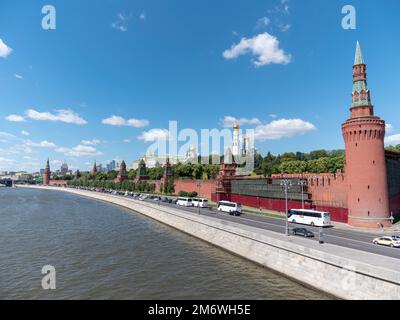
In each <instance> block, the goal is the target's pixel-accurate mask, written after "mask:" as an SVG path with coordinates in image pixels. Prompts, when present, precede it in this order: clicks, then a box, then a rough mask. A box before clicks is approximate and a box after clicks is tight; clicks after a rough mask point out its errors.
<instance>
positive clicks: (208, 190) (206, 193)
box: [148, 179, 216, 199]
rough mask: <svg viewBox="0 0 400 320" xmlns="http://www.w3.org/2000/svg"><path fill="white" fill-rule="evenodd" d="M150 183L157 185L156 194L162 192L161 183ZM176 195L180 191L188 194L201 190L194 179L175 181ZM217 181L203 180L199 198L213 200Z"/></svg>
mask: <svg viewBox="0 0 400 320" xmlns="http://www.w3.org/2000/svg"><path fill="white" fill-rule="evenodd" d="M148 182H149V183H154V184H155V185H156V192H160V186H161V181H148ZM174 185H175V193H176V194H178V193H179V191H186V192H193V191H196V192H199V188H198V187H197V185H196V180H193V179H183V180H175V183H174ZM215 185H216V181H215V180H202V181H201V185H200V193H199V196H200V197H202V198H207V199H211V195H212V194H213V193H214V192H215Z"/></svg>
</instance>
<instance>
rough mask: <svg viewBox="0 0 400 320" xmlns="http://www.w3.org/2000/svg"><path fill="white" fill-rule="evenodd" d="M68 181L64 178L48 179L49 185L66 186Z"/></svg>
mask: <svg viewBox="0 0 400 320" xmlns="http://www.w3.org/2000/svg"><path fill="white" fill-rule="evenodd" d="M67 183H68V181H66V180H50V181H49V186H66V185H67Z"/></svg>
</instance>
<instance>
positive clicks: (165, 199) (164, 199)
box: [161, 197, 172, 203]
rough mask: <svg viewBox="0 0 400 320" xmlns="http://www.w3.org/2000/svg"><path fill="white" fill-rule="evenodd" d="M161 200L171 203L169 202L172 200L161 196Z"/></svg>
mask: <svg viewBox="0 0 400 320" xmlns="http://www.w3.org/2000/svg"><path fill="white" fill-rule="evenodd" d="M161 201H162V202H165V203H171V202H172V199H170V198H167V197H163V198H162V199H161Z"/></svg>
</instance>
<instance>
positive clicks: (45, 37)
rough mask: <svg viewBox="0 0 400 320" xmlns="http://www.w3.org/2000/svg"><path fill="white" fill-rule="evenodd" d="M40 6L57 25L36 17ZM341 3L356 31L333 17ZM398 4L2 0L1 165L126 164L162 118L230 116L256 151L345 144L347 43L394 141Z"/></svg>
mask: <svg viewBox="0 0 400 320" xmlns="http://www.w3.org/2000/svg"><path fill="white" fill-rule="evenodd" d="M46 4H51V5H53V6H54V7H55V8H56V13H57V15H56V19H57V20H56V21H57V27H56V30H47V31H46V30H43V29H42V27H41V20H42V17H43V14H42V13H41V9H42V7H43V6H44V5H46ZM346 4H351V5H353V6H354V7H355V8H356V13H357V16H356V17H357V29H356V30H344V29H343V28H342V27H341V20H342V18H343V16H344V15H343V14H342V13H341V10H342V7H343V6H344V5H346ZM399 9H400V3H399V2H398V1H397V0H384V1H380V0H368V1H367V0H364V1H354V0H352V1H339V0H324V1H321V0H264V1H244V0H238V1H227V0H220V1H211V0H202V1H182V0H181V1H178V0H173V1H172V0H157V1H156V0H146V1H122V0H118V1H115V0H113V1H111V0H107V1H106V0H104V1H101V2H100V1H94V0H93V1H89V0H86V1H77V0H69V1H65V0H64V1H57V0H51V1H21V0H17V1H8V0H4V1H1V4H0V39H1V42H0V88H1V90H0V93H1V98H0V171H1V170H16V169H25V170H30V171H31V170H37V169H40V168H42V167H43V166H44V162H45V160H46V159H47V157H50V159H51V160H52V161H53V162H52V166H53V168H57V167H59V165H60V162H61V161H62V160H64V159H66V160H67V162H68V163H69V164H70V166H71V167H72V168H80V169H87V168H89V167H90V166H91V165H90V163H92V162H93V161H94V160H95V159H96V160H97V162H100V163H106V162H107V161H109V160H111V159H119V160H122V159H124V160H125V161H126V162H127V163H128V164H130V163H132V162H133V161H134V160H136V159H137V158H138V157H139V156H140V155H141V154H144V153H145V152H146V149H147V148H148V146H149V145H151V141H147V140H151V138H152V137H155V136H159V135H160V134H161V135H162V134H164V133H165V129H167V128H168V121H169V120H176V121H178V128H179V129H184V128H193V129H195V130H197V131H200V129H212V128H217V129H222V128H223V123H224V119H225V120H226V121H225V122H230V119H231V118H232V117H234V118H236V119H239V122H240V124H242V127H243V128H254V129H255V130H256V131H255V132H256V138H257V139H256V141H255V145H256V147H257V149H258V150H259V151H260V152H261V153H262V154H266V153H267V152H268V151H271V152H273V153H282V152H286V151H303V152H307V151H311V150H314V149H320V148H325V149H337V148H343V147H344V143H343V140H342V137H341V129H340V126H341V123H342V122H344V121H345V120H346V119H347V117H348V115H349V111H348V109H349V107H350V104H351V89H352V64H353V59H354V51H355V44H356V41H357V40H359V41H360V43H361V48H362V51H363V55H364V59H365V61H366V63H367V65H368V76H369V82H368V84H369V87H370V89H371V91H372V101H373V104H374V105H375V112H376V114H377V115H379V116H381V117H382V118H383V119H385V120H386V121H387V123H389V124H390V130H389V131H388V133H387V136H388V139H389V140H388V141H390V142H392V143H400V136H397V134H400V117H399V115H400V111H399V106H398V99H396V94H397V92H398V89H399V86H400V80H399V77H398V74H400V65H399V63H398V59H397V55H398V52H399V51H400V43H399V41H397V39H398V35H399V30H400V19H398V12H400V11H399ZM60 110H61V111H60ZM112 116H114V117H113V118H112ZM226 117H229V118H226ZM16 120H19V121H16ZM129 120H131V121H129Z"/></svg>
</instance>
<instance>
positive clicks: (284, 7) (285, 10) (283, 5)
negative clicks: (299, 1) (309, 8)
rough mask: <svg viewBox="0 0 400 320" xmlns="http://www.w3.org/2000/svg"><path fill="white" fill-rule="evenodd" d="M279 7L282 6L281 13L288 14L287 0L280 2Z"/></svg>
mask: <svg viewBox="0 0 400 320" xmlns="http://www.w3.org/2000/svg"><path fill="white" fill-rule="evenodd" d="M281 5H282V9H281V10H282V11H283V13H285V14H289V13H290V12H289V9H290V8H289V0H281Z"/></svg>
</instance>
